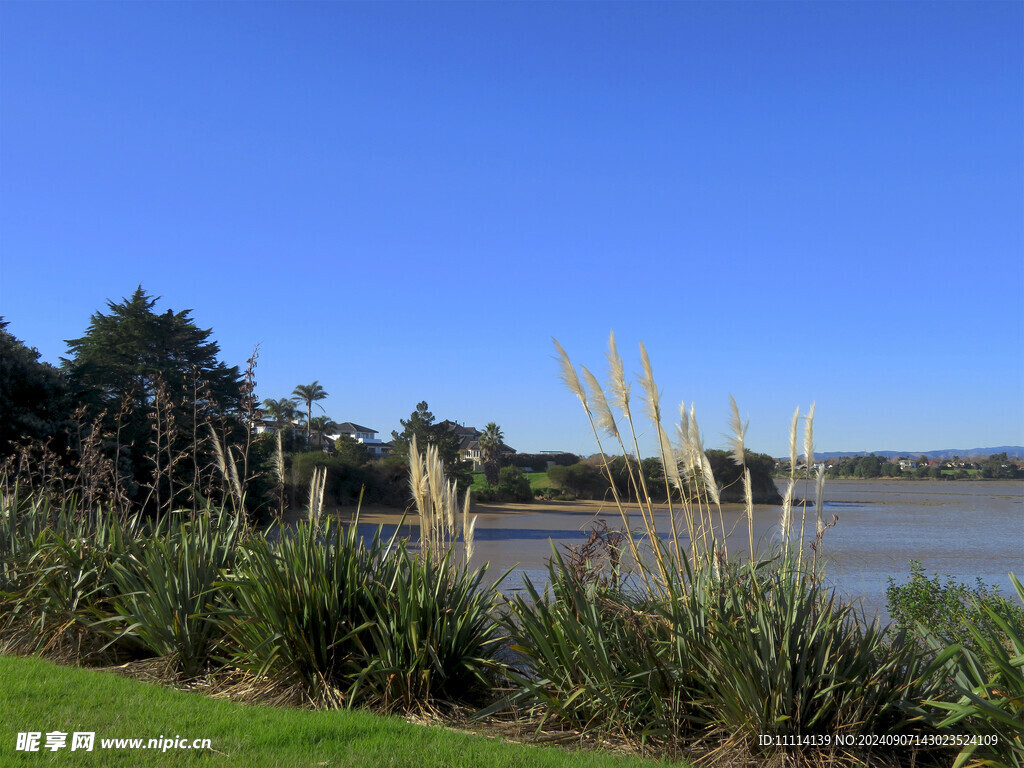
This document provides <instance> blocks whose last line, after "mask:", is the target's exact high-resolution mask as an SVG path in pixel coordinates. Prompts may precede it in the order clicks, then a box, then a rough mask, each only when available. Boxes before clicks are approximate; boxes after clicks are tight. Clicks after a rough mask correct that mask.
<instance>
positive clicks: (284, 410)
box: [263, 397, 299, 432]
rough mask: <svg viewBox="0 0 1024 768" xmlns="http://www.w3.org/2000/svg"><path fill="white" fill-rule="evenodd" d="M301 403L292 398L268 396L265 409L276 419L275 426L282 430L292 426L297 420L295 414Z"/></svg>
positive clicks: (264, 404)
mask: <svg viewBox="0 0 1024 768" xmlns="http://www.w3.org/2000/svg"><path fill="white" fill-rule="evenodd" d="M298 407H299V404H298V403H297V402H295V401H294V400H292V399H291V398H286V397H282V398H281V399H280V400H271V399H270V398H267V399H266V400H264V401H263V410H264V411H266V412H267V415H268V416H270V417H271V418H272V419H273V420H274V427H275V428H276V429H277V431H278V432H282V431H283V430H284V429H285V428H286V427H290V426H291V425H292V422H293V421H294V420H295V414H296V411H297V409H298Z"/></svg>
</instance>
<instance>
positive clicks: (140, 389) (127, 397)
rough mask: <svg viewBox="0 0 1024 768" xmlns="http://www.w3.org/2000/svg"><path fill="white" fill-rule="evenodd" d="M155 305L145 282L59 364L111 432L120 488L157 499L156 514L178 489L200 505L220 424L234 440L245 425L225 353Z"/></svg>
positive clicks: (184, 318)
mask: <svg viewBox="0 0 1024 768" xmlns="http://www.w3.org/2000/svg"><path fill="white" fill-rule="evenodd" d="M158 299H159V297H156V298H153V297H150V296H148V295H147V294H146V292H145V291H144V290H143V289H142V286H141V285H140V286H139V287H138V288H137V289H136V290H135V292H134V293H133V294H132V296H131V297H130V298H127V299H123V300H122V302H121V303H115V302H113V301H108V302H107V308H108V310H109V313H108V314H103V313H102V312H96V313H95V314H94V315H93V316H92V318H91V320H90V323H89V327H88V328H87V329H86V332H85V335H84V336H82V337H81V338H78V339H70V340H68V342H67V344H68V349H69V351H70V355H71V356H70V357H69V358H63V359H62V364H63V367H64V370H65V372H66V373H67V376H68V381H69V386H70V389H71V392H72V394H73V395H74V396H75V397H77V399H78V400H79V401H80V403H81V404H82V405H83V406H84V407H85V409H86V413H87V415H88V416H89V417H91V418H92V419H95V420H99V421H100V422H101V423H102V425H103V427H104V429H105V432H106V434H107V435H110V438H109V439H108V441H107V444H106V447H107V449H108V453H109V454H110V457H111V458H112V460H113V461H114V462H115V464H116V465H117V466H118V468H119V469H118V472H119V475H118V476H119V478H120V479H123V481H124V482H125V487H124V488H122V489H120V490H121V491H122V492H124V493H125V494H126V495H127V496H128V497H129V498H130V499H132V500H133V501H135V502H137V503H142V502H144V501H145V500H146V499H148V498H150V496H151V495H155V505H156V508H158V509H159V508H160V507H161V499H162V498H163V499H167V500H168V503H169V504H173V503H174V501H175V490H176V488H178V489H184V488H190V489H191V490H192V492H193V494H192V495H193V501H195V500H196V498H197V496H196V492H198V491H199V486H200V485H201V482H200V473H201V472H202V471H203V468H204V467H207V466H209V465H211V464H212V463H213V461H214V449H213V446H212V445H210V444H209V442H208V440H207V436H208V435H209V430H210V428H211V427H212V426H213V425H215V424H217V425H219V426H220V428H221V433H222V435H224V434H225V433H226V432H227V431H229V430H230V431H233V432H235V434H236V436H238V433H240V432H242V430H243V427H242V426H241V425H240V424H239V423H238V422H237V421H236V420H235V418H234V417H236V416H238V415H239V414H240V409H241V404H242V391H241V385H242V380H241V376H240V373H239V370H238V368H237V367H236V366H228V365H226V364H224V363H223V362H221V361H220V360H218V354H219V353H220V347H219V346H218V345H217V343H216V342H214V341H212V340H211V339H210V335H211V331H210V330H209V329H206V330H204V329H201V328H199V327H198V326H196V324H195V322H194V321H193V320H192V318H191V317H190V316H189V315H190V313H191V310H187V309H186V310H183V311H181V312H174V311H173V310H170V309H168V310H167V311H166V312H165V313H163V314H157V313H155V312H154V311H153V307H154V306H155V305H156V302H157V301H158ZM187 458H191V462H189V461H188V460H187ZM243 480H244V479H243ZM119 481H120V480H119ZM204 495H205V492H204Z"/></svg>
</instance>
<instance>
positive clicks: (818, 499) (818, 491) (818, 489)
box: [814, 465, 825, 536]
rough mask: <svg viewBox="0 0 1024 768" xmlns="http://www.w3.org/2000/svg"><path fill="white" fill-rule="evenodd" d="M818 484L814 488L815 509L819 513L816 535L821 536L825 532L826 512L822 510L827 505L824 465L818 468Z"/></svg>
mask: <svg viewBox="0 0 1024 768" xmlns="http://www.w3.org/2000/svg"><path fill="white" fill-rule="evenodd" d="M817 479H818V482H817V483H815V488H814V508H815V509H816V510H817V512H818V525H817V528H816V529H815V534H816V535H818V536H821V534H822V533H823V532H824V531H825V511H824V509H822V507H824V505H825V467H824V465H822V466H820V467H818V478H817Z"/></svg>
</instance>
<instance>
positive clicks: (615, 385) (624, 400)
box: [608, 331, 630, 413]
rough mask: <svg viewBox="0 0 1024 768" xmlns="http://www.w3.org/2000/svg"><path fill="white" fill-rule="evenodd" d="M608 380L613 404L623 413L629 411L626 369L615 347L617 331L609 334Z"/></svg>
mask: <svg viewBox="0 0 1024 768" xmlns="http://www.w3.org/2000/svg"><path fill="white" fill-rule="evenodd" d="M608 378H609V379H610V388H611V393H612V403H613V404H614V405H615V407H616V408H618V409H619V410H621V411H622V412H623V413H625V412H628V411H629V397H630V394H629V384H627V383H626V368H625V366H624V365H623V364H622V357H621V356H620V355H619V349H618V347H617V346H616V345H615V331H612V332H611V333H609V334H608Z"/></svg>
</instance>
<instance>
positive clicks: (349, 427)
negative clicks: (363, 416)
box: [337, 421, 377, 434]
mask: <svg viewBox="0 0 1024 768" xmlns="http://www.w3.org/2000/svg"><path fill="white" fill-rule="evenodd" d="M337 429H338V430H339V431H341V432H344V433H348V432H373V433H374V434H377V430H376V429H370V428H369V427H363V426H360V425H359V424H353V423H352V422H351V421H343V422H342V423H341V424H338V426H337Z"/></svg>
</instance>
